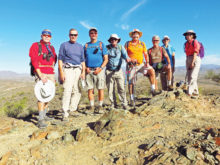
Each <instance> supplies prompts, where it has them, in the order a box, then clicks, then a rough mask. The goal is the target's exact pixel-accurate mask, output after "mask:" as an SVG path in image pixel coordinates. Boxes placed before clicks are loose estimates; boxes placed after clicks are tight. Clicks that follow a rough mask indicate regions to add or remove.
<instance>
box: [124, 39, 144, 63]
mask: <svg viewBox="0 0 220 165" xmlns="http://www.w3.org/2000/svg"><path fill="white" fill-rule="evenodd" d="M125 49H127V52H128V56H129V57H130V58H131V59H136V60H137V63H138V64H142V63H143V62H144V57H143V53H144V52H147V48H146V45H145V43H144V42H142V41H139V43H138V44H136V45H133V44H132V42H131V41H129V42H127V43H126V44H125Z"/></svg>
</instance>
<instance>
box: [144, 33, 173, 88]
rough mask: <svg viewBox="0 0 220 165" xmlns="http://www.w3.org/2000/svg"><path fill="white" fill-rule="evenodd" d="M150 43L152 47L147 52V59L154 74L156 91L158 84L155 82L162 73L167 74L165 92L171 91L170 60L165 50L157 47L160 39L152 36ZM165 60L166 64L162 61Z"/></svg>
mask: <svg viewBox="0 0 220 165" xmlns="http://www.w3.org/2000/svg"><path fill="white" fill-rule="evenodd" d="M152 43H153V47H152V48H150V49H149V50H148V54H149V59H150V65H151V66H152V67H153V68H154V70H155V72H156V81H155V82H156V89H157V90H158V83H157V80H158V79H159V74H160V73H161V72H164V73H165V74H167V84H168V87H167V90H169V91H171V90H173V87H172V84H171V78H172V71H171V64H170V58H169V56H168V54H167V52H166V50H165V49H164V48H163V47H160V46H159V43H160V37H159V36H157V35H156V36H153V37H152ZM164 58H166V60H167V64H166V62H165V61H164V60H163V59H164Z"/></svg>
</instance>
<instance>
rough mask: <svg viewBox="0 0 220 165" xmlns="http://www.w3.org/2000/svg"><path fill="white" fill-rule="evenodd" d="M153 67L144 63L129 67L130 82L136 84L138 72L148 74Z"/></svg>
mask: <svg viewBox="0 0 220 165" xmlns="http://www.w3.org/2000/svg"><path fill="white" fill-rule="evenodd" d="M151 69H153V68H152V67H151V66H149V67H146V66H145V65H144V63H142V64H140V65H138V66H135V67H132V68H129V70H128V71H127V72H128V74H127V75H128V77H127V79H128V82H129V84H134V83H135V81H136V75H137V73H142V74H143V75H147V72H148V70H151Z"/></svg>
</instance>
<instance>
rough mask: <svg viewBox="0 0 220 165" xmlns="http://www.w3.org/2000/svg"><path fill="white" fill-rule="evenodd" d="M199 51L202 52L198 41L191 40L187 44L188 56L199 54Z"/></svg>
mask: <svg viewBox="0 0 220 165" xmlns="http://www.w3.org/2000/svg"><path fill="white" fill-rule="evenodd" d="M193 41H194V43H193ZM199 50H200V44H199V42H198V41H197V40H191V41H187V42H186V43H185V52H186V56H192V55H193V54H194V53H199Z"/></svg>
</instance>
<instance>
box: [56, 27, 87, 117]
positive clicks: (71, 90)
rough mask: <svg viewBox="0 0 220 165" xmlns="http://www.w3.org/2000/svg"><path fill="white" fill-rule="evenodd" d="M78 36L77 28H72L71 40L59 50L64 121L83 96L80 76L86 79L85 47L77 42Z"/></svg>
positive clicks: (74, 109) (70, 32) (75, 108)
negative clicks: (79, 86) (80, 87)
mask: <svg viewBox="0 0 220 165" xmlns="http://www.w3.org/2000/svg"><path fill="white" fill-rule="evenodd" d="M77 37H78V32H77V30H76V29H70V30H69V38H70V40H69V41H67V42H64V43H62V44H61V46H60V50H59V58H58V59H59V61H58V65H59V79H60V82H61V83H63V87H64V92H63V100H62V109H63V112H64V113H63V121H68V116H69V113H68V110H69V111H70V114H73V112H75V111H76V110H77V107H78V104H79V101H80V97H81V93H80V92H79V88H78V82H79V79H80V78H81V79H85V58H84V49H83V46H82V45H81V44H79V43H77V42H76V41H77ZM71 95H72V96H71ZM70 102H71V103H70Z"/></svg>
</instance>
